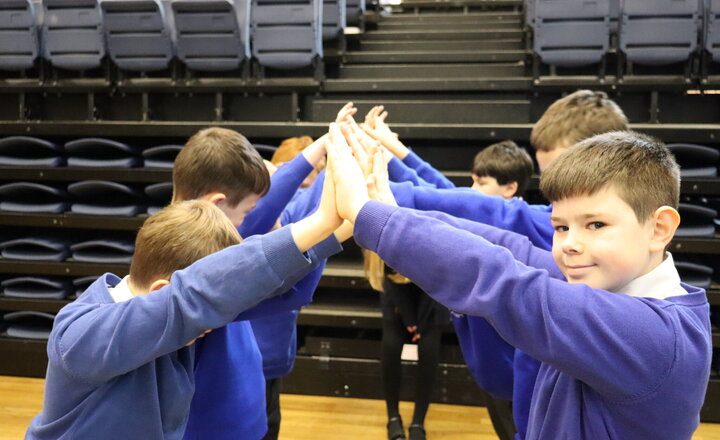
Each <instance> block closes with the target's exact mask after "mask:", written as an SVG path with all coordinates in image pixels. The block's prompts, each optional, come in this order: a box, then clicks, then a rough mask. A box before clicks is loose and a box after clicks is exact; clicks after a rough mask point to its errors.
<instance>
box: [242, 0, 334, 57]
mask: <svg viewBox="0 0 720 440" xmlns="http://www.w3.org/2000/svg"><path fill="white" fill-rule="evenodd" d="M322 6H323V3H322V0H284V1H277V0H253V6H252V53H253V56H254V57H255V59H257V62H258V64H259V65H260V66H263V67H270V68H274V69H298V68H302V67H307V66H310V65H312V64H313V63H314V62H315V61H316V59H318V58H319V57H322V26H321V23H322V21H321V20H322V18H321V17H322Z"/></svg>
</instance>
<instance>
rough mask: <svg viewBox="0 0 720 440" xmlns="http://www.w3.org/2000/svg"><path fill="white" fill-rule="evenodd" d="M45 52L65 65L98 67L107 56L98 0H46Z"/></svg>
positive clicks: (55, 64)
mask: <svg viewBox="0 0 720 440" xmlns="http://www.w3.org/2000/svg"><path fill="white" fill-rule="evenodd" d="M42 4H43V15H44V19H43V24H42V42H43V56H44V57H45V58H46V59H47V60H49V61H50V63H51V64H52V65H53V66H55V67H59V68H62V69H69V70H88V69H94V68H96V67H99V66H100V64H101V62H102V59H103V57H104V56H105V44H104V40H103V31H102V18H101V14H100V6H99V5H98V3H97V1H96V0H44V1H43V3H42Z"/></svg>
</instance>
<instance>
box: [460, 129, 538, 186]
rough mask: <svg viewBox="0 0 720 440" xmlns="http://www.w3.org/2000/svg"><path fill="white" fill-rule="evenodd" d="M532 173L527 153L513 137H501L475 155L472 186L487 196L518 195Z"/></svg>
mask: <svg viewBox="0 0 720 440" xmlns="http://www.w3.org/2000/svg"><path fill="white" fill-rule="evenodd" d="M532 173H533V163H532V159H530V155H529V154H527V152H526V151H525V150H523V149H522V148H520V147H518V146H517V144H515V142H513V141H509V140H508V141H502V142H498V143H497V144H492V145H490V146H489V147H486V148H485V149H484V150H482V151H480V152H479V153H478V154H477V155H475V160H474V161H473V168H472V179H473V186H472V188H473V189H475V190H477V191H480V192H482V193H484V194H488V195H491V196H501V197H504V198H506V199H510V198H512V197H514V196H521V195H523V193H524V192H525V189H527V185H528V183H529V182H530V177H531V176H532Z"/></svg>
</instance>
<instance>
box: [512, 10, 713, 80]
mask: <svg viewBox="0 0 720 440" xmlns="http://www.w3.org/2000/svg"><path fill="white" fill-rule="evenodd" d="M525 7H526V24H527V26H528V27H529V28H531V29H532V30H533V33H534V39H533V51H534V53H535V54H537V55H538V56H539V57H540V59H541V60H542V62H543V63H545V64H550V65H556V66H561V67H575V66H583V65H589V64H596V63H600V62H601V61H602V60H603V58H604V56H605V55H606V54H607V53H608V51H609V49H610V47H611V41H613V37H615V36H616V37H617V47H616V48H617V49H618V50H619V53H620V54H621V55H622V56H623V57H625V60H626V61H629V62H631V63H636V64H639V65H667V64H673V63H680V62H684V61H688V60H689V59H690V58H691V57H692V56H693V54H698V53H699V52H701V51H702V50H705V51H707V53H709V55H710V57H711V59H712V61H714V62H720V0H652V1H647V0H587V1H576V0H526V1H525Z"/></svg>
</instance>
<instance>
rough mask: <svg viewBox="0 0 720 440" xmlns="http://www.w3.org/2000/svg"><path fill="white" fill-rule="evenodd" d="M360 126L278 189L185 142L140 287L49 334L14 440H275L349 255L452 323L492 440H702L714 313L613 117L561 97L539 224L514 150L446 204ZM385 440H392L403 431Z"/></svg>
mask: <svg viewBox="0 0 720 440" xmlns="http://www.w3.org/2000/svg"><path fill="white" fill-rule="evenodd" d="M354 114H355V109H354V108H353V106H352V104H348V105H346V106H345V107H343V108H342V109H341V110H340V112H339V113H338V117H337V120H336V122H335V123H333V124H331V125H330V129H329V133H328V134H327V135H326V136H323V137H321V138H320V139H318V140H317V141H316V142H314V143H312V144H311V145H309V146H308V147H306V148H305V149H303V150H302V153H301V154H298V155H297V156H296V157H294V158H292V159H290V160H289V161H287V162H286V163H284V164H283V165H282V166H280V167H279V168H277V170H276V171H275V172H274V173H273V174H272V177H270V176H269V173H268V171H267V169H266V165H265V164H264V163H263V161H262V159H261V158H260V156H259V155H258V154H257V152H256V151H255V150H254V148H253V147H252V145H250V143H249V142H248V141H247V140H246V139H245V138H244V137H242V136H241V135H239V134H238V133H236V132H233V131H231V130H225V129H220V128H210V129H206V130H202V131H200V132H199V133H197V134H196V135H194V136H193V137H192V138H191V139H190V140H189V141H188V143H187V144H186V146H185V147H184V148H183V150H182V151H181V153H180V155H179V156H178V158H177V160H176V163H175V167H174V171H173V184H174V194H173V203H172V204H171V205H170V206H168V207H167V208H165V209H163V210H162V211H160V212H159V213H157V214H155V215H153V216H151V217H150V218H149V219H148V220H147V221H146V222H145V224H144V225H143V227H142V229H141V230H140V231H139V232H138V235H137V241H136V249H135V255H134V257H133V262H132V265H131V268H130V275H129V276H128V277H126V278H124V279H122V280H121V279H119V278H118V277H116V276H114V275H112V274H105V275H104V276H102V277H100V278H99V279H98V281H96V282H95V283H94V284H93V285H91V286H90V288H88V290H87V291H86V292H85V293H84V294H83V295H82V296H81V297H80V298H78V300H76V301H75V302H73V303H71V304H69V305H67V306H66V307H64V308H63V309H62V310H61V311H60V313H58V315H57V317H56V320H55V325H54V328H53V331H52V334H51V337H50V340H49V342H48V356H49V365H48V372H47V378H46V385H45V401H44V406H43V410H42V412H41V413H40V414H39V415H38V416H37V417H35V418H34V419H33V421H32V422H31V425H30V428H29V429H28V432H27V434H26V438H27V439H84V438H88V439H90V438H103V439H114V438H117V439H126V438H143V439H155V438H157V439H181V438H186V439H223V438H227V439H230V438H232V439H240V438H242V439H260V438H277V433H278V429H279V423H280V417H279V416H280V412H279V406H278V405H279V404H278V403H277V402H278V400H277V399H278V393H279V380H278V379H279V378H281V377H282V376H284V375H286V374H287V373H288V372H289V371H290V369H291V368H292V363H293V359H294V354H295V343H296V342H295V323H296V317H297V310H298V309H299V308H300V307H302V306H303V305H306V304H308V303H309V302H310V301H311V300H312V293H313V291H314V290H315V287H316V286H317V284H318V282H319V279H320V275H321V271H322V267H323V265H324V262H325V260H326V259H327V258H328V257H329V256H331V255H333V254H334V253H336V252H339V251H340V250H341V248H342V246H341V243H342V242H343V241H344V240H346V239H348V238H349V237H350V236H351V235H353V234H354V236H355V241H356V242H357V243H358V244H359V245H360V246H361V247H362V248H364V249H367V250H369V251H372V252H375V253H376V254H377V255H378V256H379V257H380V258H381V259H382V261H384V262H385V263H386V264H387V265H388V266H389V267H390V268H392V272H394V275H397V276H400V277H407V279H409V280H412V282H413V283H415V284H416V285H417V286H418V287H419V288H420V289H422V291H423V292H425V293H426V294H427V295H429V297H431V298H432V299H433V300H435V301H437V302H438V303H440V304H442V305H444V306H445V307H447V308H448V309H449V310H451V311H452V312H453V323H454V325H455V328H456V331H457V334H458V339H459V341H460V344H461V348H462V350H463V354H464V356H465V360H466V363H467V364H468V367H469V369H470V371H471V372H472V374H473V377H474V378H475V380H476V381H477V382H478V384H479V386H480V387H482V388H483V389H484V390H485V391H487V392H488V393H490V394H491V395H492V396H493V397H494V398H495V399H496V400H495V401H493V403H492V405H491V415H493V423H494V426H495V427H496V430H498V434H499V435H500V436H501V438H503V439H505V438H511V437H508V436H515V438H518V439H521V440H531V439H532V440H536V439H561V438H567V439H588V440H590V439H593V440H594V439H649V438H653V439H668V440H680V439H690V438H691V437H692V433H693V432H694V430H695V429H696V428H697V426H698V423H699V411H700V408H701V406H702V402H703V399H704V396H705V389H706V386H707V380H708V377H709V373H710V357H711V350H712V347H711V341H710V323H709V305H708V302H707V299H706V297H705V292H704V291H703V290H702V289H699V288H695V287H691V286H688V285H685V284H682V283H681V282H680V279H679V276H678V273H677V271H676V269H675V267H674V265H673V260H672V256H671V255H670V254H669V253H668V252H667V246H668V244H669V242H670V240H671V239H672V237H673V234H674V232H675V229H676V228H677V227H678V225H679V222H680V217H679V215H678V213H677V204H678V198H679V183H680V180H679V170H678V166H677V164H676V163H675V160H674V158H673V157H672V155H671V154H670V153H669V151H668V150H667V148H666V147H665V146H664V145H663V144H662V143H661V142H659V141H657V140H655V139H652V138H649V137H646V136H644V135H640V134H637V133H633V132H630V131H628V124H627V119H626V118H625V116H624V115H623V113H622V111H621V110H620V108H619V107H618V106H617V105H616V104H615V103H613V102H612V101H611V100H610V99H608V97H607V96H606V95H605V94H604V93H601V92H592V91H578V92H575V93H573V94H571V95H568V96H566V97H565V98H562V99H560V100H558V101H557V102H555V103H554V104H553V105H551V106H550V108H548V110H547V111H546V113H545V114H544V115H543V116H542V118H541V119H540V120H539V121H538V122H537V124H536V125H535V127H534V129H533V132H532V135H531V143H532V145H533V147H534V148H535V156H536V160H537V162H538V165H539V167H540V170H541V171H542V175H541V182H540V189H541V191H542V192H543V194H544V195H545V197H546V198H547V199H548V200H550V201H551V202H552V205H548V206H545V205H529V204H528V203H526V202H525V201H523V200H522V199H521V198H519V197H514V196H516V195H519V194H521V193H522V190H523V189H524V188H525V187H526V185H527V180H528V178H527V177H528V174H529V172H530V171H531V170H532V168H531V167H532V164H531V162H529V158H528V157H527V154H526V153H525V152H524V151H523V150H522V149H520V148H518V147H517V146H515V145H513V144H511V143H507V142H506V143H500V144H497V145H494V146H493V147H492V149H490V148H488V149H486V150H485V151H486V152H483V153H481V155H480V157H479V159H478V162H479V163H477V164H476V166H475V167H474V170H475V171H476V172H475V173H474V174H475V176H474V178H473V180H474V185H473V188H474V189H467V188H455V186H454V185H453V184H452V182H450V181H449V180H447V179H446V178H445V177H444V176H443V175H442V174H440V173H439V172H437V171H436V170H435V169H434V168H432V167H431V166H430V165H429V164H427V163H426V162H424V161H423V160H422V159H420V158H419V157H418V156H417V155H416V154H415V153H413V152H412V151H411V150H409V149H408V148H407V147H405V145H403V144H402V142H401V141H400V139H399V138H398V137H397V136H396V135H395V134H394V133H392V131H391V130H390V128H389V126H388V125H387V124H386V123H385V118H386V117H387V113H385V112H383V109H382V108H380V107H378V108H374V109H373V110H371V111H370V113H369V114H368V115H367V117H366V120H365V122H364V123H363V124H361V125H358V124H356V123H355V121H354V119H353V115H354ZM388 152H389V153H388ZM390 153H392V154H390ZM483 154H484V155H488V156H492V157H483V156H482V155H483ZM496 155H497V157H500V159H498V160H495V159H494V158H493V157H494V156H496ZM503 155H504V156H503ZM390 156H392V157H390ZM325 158H326V160H327V168H326V170H325V171H323V172H320V173H319V175H318V176H317V179H315V181H314V183H312V185H310V187H309V188H307V189H303V190H301V191H298V188H299V187H300V186H301V185H302V184H303V181H304V180H305V179H306V177H307V176H308V175H309V174H311V173H313V170H315V168H316V167H317V166H318V165H319V164H320V163H321V162H322V161H323V160H325ZM510 164H512V166H511V167H508V165H510ZM508 168H511V169H512V170H509V169H508ZM488 194H491V195H488ZM240 237H243V238H242V239H241V238H240ZM383 276H384V272H383ZM407 331H408V333H409V334H410V336H411V337H412V338H413V339H416V338H422V336H423V335H422V333H421V332H419V331H418V328H417V326H415V327H413V326H412V325H408V326H407ZM510 413H512V417H511V416H510ZM391 422H392V421H391ZM419 427H420V428H421V429H415V430H411V431H410V436H411V437H410V438H411V439H413V440H415V439H424V438H425V431H424V429H422V426H419ZM388 436H389V438H390V439H402V438H405V434H404V428H403V426H402V422H401V421H400V423H399V424H398V423H397V422H394V423H392V425H391V424H388Z"/></svg>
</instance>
